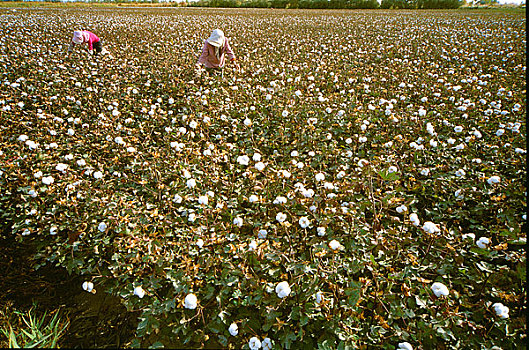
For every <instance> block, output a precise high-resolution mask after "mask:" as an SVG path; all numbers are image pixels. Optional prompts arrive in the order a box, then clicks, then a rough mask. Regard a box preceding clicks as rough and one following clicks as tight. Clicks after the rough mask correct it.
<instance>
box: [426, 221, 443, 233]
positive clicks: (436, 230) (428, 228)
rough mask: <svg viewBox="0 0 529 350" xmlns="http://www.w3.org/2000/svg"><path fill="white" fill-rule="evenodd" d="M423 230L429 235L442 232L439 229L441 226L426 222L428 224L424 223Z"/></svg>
mask: <svg viewBox="0 0 529 350" xmlns="http://www.w3.org/2000/svg"><path fill="white" fill-rule="evenodd" d="M422 229H423V230H424V231H425V232H428V233H431V234H434V233H439V232H441V230H440V229H439V226H438V225H436V224H434V223H433V222H431V221H426V222H425V223H424V225H422Z"/></svg>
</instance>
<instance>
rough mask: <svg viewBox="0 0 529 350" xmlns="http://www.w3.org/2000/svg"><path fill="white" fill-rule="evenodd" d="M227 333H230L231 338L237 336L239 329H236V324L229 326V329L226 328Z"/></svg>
mask: <svg viewBox="0 0 529 350" xmlns="http://www.w3.org/2000/svg"><path fill="white" fill-rule="evenodd" d="M228 332H230V334H231V335H232V336H234V337H235V336H236V335H237V334H239V329H238V327H237V324H235V323H232V324H231V325H230V327H228Z"/></svg>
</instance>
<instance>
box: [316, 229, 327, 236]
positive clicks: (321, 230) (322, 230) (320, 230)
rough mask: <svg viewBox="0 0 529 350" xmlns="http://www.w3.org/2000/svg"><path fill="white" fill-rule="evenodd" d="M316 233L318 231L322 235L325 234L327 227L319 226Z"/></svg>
mask: <svg viewBox="0 0 529 350" xmlns="http://www.w3.org/2000/svg"><path fill="white" fill-rule="evenodd" d="M316 233H317V234H318V236H320V237H323V236H325V227H318V228H317V229H316Z"/></svg>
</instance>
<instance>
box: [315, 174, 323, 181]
mask: <svg viewBox="0 0 529 350" xmlns="http://www.w3.org/2000/svg"><path fill="white" fill-rule="evenodd" d="M314 178H315V179H316V181H323V180H325V175H324V174H323V173H317V174H316V176H315V177H314Z"/></svg>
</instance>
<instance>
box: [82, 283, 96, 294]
mask: <svg viewBox="0 0 529 350" xmlns="http://www.w3.org/2000/svg"><path fill="white" fill-rule="evenodd" d="M83 289H84V290H86V291H87V292H91V291H92V289H94V284H93V283H92V282H88V281H85V282H83Z"/></svg>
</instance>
